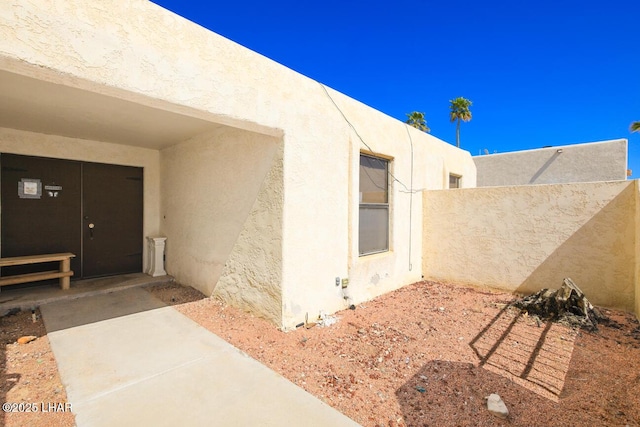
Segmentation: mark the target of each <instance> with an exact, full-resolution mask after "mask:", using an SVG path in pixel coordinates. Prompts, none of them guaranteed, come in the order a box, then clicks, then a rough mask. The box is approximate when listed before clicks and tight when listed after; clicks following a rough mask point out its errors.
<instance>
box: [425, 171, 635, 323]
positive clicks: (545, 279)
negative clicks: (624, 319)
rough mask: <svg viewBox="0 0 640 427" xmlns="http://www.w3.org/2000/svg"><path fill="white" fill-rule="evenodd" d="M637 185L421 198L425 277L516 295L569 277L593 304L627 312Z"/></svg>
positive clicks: (542, 187)
mask: <svg viewBox="0 0 640 427" xmlns="http://www.w3.org/2000/svg"><path fill="white" fill-rule="evenodd" d="M637 192H638V190H637V181H621V182H600V183H580V184H557V185H536V186H520V187H495V188H478V189H473V190H456V191H450V192H443V191H430V192H426V193H425V195H424V204H425V216H424V224H425V225H424V243H423V245H424V258H423V263H424V267H423V269H424V274H425V277H427V278H431V279H438V280H448V281H454V282H462V283H468V284H473V285H478V286H488V287H495V288H500V289H506V290H509V291H514V292H520V293H525V294H528V293H533V292H535V291H538V290H539V289H542V288H558V287H560V285H561V284H562V280H563V278H565V277H570V278H572V279H573V280H574V281H575V283H576V284H577V285H578V286H579V287H580V288H581V289H582V290H583V291H584V292H585V293H586V295H587V297H588V298H589V299H590V300H591V301H592V302H594V303H596V304H599V305H602V306H606V307H613V308H620V309H624V310H628V311H633V310H634V308H635V307H634V306H635V303H634V301H635V299H636V297H637V296H636V290H635V288H636V274H637V258H636V256H637V247H636V232H637V228H636V227H637V226H636V224H637V222H636V214H637V213H636V204H637Z"/></svg>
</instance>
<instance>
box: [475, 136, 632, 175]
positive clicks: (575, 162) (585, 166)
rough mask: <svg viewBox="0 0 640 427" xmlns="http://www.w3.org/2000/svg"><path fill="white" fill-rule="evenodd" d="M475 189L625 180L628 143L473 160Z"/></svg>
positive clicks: (538, 150)
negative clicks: (476, 179)
mask: <svg viewBox="0 0 640 427" xmlns="http://www.w3.org/2000/svg"><path fill="white" fill-rule="evenodd" d="M473 160H474V162H475V163H476V167H477V169H478V187H495V186H503V185H528V184H561V183H569V182H596V181H617V180H621V181H622V180H626V179H627V140H626V139H617V140H612V141H602V142H592V143H586V144H574V145H563V146H558V147H550V148H540V149H537V150H526V151H516V152H512V153H500V154H488V155H484V156H475V157H474V158H473Z"/></svg>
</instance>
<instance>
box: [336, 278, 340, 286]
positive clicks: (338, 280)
mask: <svg viewBox="0 0 640 427" xmlns="http://www.w3.org/2000/svg"><path fill="white" fill-rule="evenodd" d="M336 286H340V278H339V277H336Z"/></svg>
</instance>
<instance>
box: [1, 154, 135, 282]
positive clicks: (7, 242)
mask: <svg viewBox="0 0 640 427" xmlns="http://www.w3.org/2000/svg"><path fill="white" fill-rule="evenodd" d="M0 164H1V165H2V176H1V179H2V182H1V186H0V191H1V201H0V203H1V209H2V218H1V225H0V226H1V227H2V229H1V236H0V238H1V239H2V240H1V241H0V248H1V254H2V256H3V257H10V256H21V255H36V254H46V253H55V252H72V253H74V254H76V258H74V259H72V261H71V268H72V270H73V271H74V273H75V274H74V276H73V277H74V278H80V277H82V278H89V277H98V276H109V275H116V274H124V273H133V272H141V271H142V242H143V235H142V233H143V231H142V220H143V210H142V209H143V202H142V200H143V170H142V168H136V167H130V166H118V165H108V164H101V163H88V162H76V161H70V160H60V159H49V158H42V157H30V156H20V155H14V154H1V155H0ZM29 268H32V269H33V267H29ZM29 268H27V267H14V268H13V269H12V270H9V269H6V270H5V269H3V272H2V274H13V273H16V274H17V273H19V272H20V273H22V272H28V271H29Z"/></svg>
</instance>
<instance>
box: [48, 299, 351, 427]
mask: <svg viewBox="0 0 640 427" xmlns="http://www.w3.org/2000/svg"><path fill="white" fill-rule="evenodd" d="M40 309H41V312H42V315H43V319H44V322H45V326H46V327H47V331H48V336H49V340H50V342H51V347H52V349H53V352H54V354H55V357H56V361H57V363H58V367H59V370H60V375H61V377H62V381H63V383H64V384H65V387H66V388H67V396H68V399H69V402H70V403H71V404H72V405H73V412H74V413H75V415H76V423H77V425H78V426H79V427H84V426H113V425H154V426H165V425H166V426H175V425H185V426H200V425H202V426H246V425H256V426H284V425H305V426H327V425H331V426H357V425H358V424H356V423H355V422H354V421H352V420H350V419H349V418H347V417H346V416H344V415H342V414H341V413H339V412H338V411H336V410H335V409H333V408H331V407H330V406H328V405H326V404H325V403H323V402H321V401H320V400H318V399H316V398H315V397H314V396H312V395H310V394H308V393H307V392H305V391H304V390H302V389H301V388H299V387H297V386H296V385H294V384H293V383H291V382H289V381H288V380H287V379H285V378H284V377H282V376H280V375H278V374H277V373H275V372H273V371H271V370H270V369H268V368H267V367H265V366H264V365H261V364H260V363H258V362H257V361H256V360H254V359H252V358H250V357H249V356H247V355H246V354H245V353H243V352H241V351H240V350H238V349H236V348H235V347H233V346H231V345H230V344H229V343H227V342H226V341H224V340H222V339H221V338H219V337H217V336H216V335H214V334H212V333H211V332H209V331H207V330H206V329H204V328H202V327H201V326H199V325H198V324H196V323H195V322H193V321H192V320H190V319H189V318H187V317H185V316H183V315H182V314H180V313H179V312H178V311H176V310H174V309H173V308H171V307H167V306H165V305H164V304H163V303H162V302H161V301H159V300H157V299H156V298H154V297H153V296H152V295H151V294H150V293H148V292H147V291H145V290H144V289H139V288H133V289H128V290H124V291H119V292H114V293H110V294H102V295H96V296H92V297H88V298H82V299H76V300H67V301H60V302H54V303H50V304H47V305H44V306H42V307H41V308H40Z"/></svg>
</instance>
